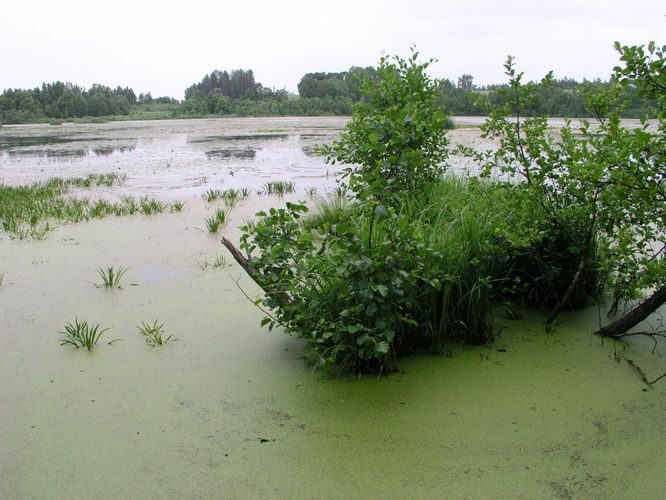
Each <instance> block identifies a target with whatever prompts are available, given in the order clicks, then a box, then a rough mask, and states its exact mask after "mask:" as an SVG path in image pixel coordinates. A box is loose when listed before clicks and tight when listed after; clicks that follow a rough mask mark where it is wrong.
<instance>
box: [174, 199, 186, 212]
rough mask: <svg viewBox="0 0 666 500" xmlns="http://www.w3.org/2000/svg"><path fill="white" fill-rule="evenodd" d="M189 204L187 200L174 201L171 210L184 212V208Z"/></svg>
mask: <svg viewBox="0 0 666 500" xmlns="http://www.w3.org/2000/svg"><path fill="white" fill-rule="evenodd" d="M186 206H187V202H186V201H185V202H182V201H172V202H171V211H172V212H182V211H183V209H184V208H185V207H186Z"/></svg>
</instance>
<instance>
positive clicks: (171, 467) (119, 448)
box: [0, 120, 666, 498]
mask: <svg viewBox="0 0 666 500" xmlns="http://www.w3.org/2000/svg"><path fill="white" fill-rule="evenodd" d="M324 121H325V120H324ZM253 123H256V124H257V125H253V126H250V125H247V129H244V132H243V133H242V134H241V133H237V131H236V132H233V134H231V132H229V134H230V135H234V136H240V135H243V134H244V135H248V136H250V135H261V134H276V135H279V134H282V133H283V132H280V131H276V130H284V126H283V125H276V124H275V122H272V121H267V122H262V121H261V120H254V122H253ZM312 123H313V122H310V129H314V126H313V125H312ZM108 126H109V127H110V126H113V127H126V128H125V129H124V130H129V131H130V132H127V134H128V135H132V137H133V136H134V135H138V134H137V133H136V130H132V129H133V127H146V126H149V125H148V124H146V123H141V124H128V125H125V124H109V125H108ZM154 126H156V127H162V126H171V125H162V124H159V123H155V125H154ZM174 126H183V127H185V126H188V125H187V122H183V123H182V124H176V125H174ZM192 126H198V125H197V124H194V125H192ZM56 128H57V127H56ZM17 129H18V128H17ZM11 130H12V133H13V132H14V129H13V128H12V129H11ZM5 132H6V131H5V130H4V129H3V134H4V133H5ZM91 133H92V132H91ZM207 133H208V132H207ZM215 133H216V132H215ZM326 133H329V132H326ZM95 134H98V131H95ZM287 134H288V136H289V134H290V132H288V133H287ZM465 134H467V135H465V137H467V138H468V139H469V140H470V141H474V140H477V139H476V138H475V137H474V134H478V131H476V130H473V129H469V130H467V129H466V130H465ZM210 135H214V131H211V134H210ZM292 135H294V134H292ZM201 136H202V137H204V136H206V135H205V134H201ZM3 137H4V136H3ZM206 137H207V136H206ZM160 140H161V139H160ZM178 140H181V139H178ZM262 140H266V141H269V142H270V141H273V140H275V141H283V142H280V143H279V144H280V145H282V146H284V148H285V151H284V157H286V158H293V157H296V156H298V157H299V158H301V159H303V158H306V159H307V158H314V157H310V156H308V155H306V154H305V153H304V152H303V147H304V145H303V142H301V141H303V139H302V137H301V138H299V139H298V140H297V139H295V138H293V137H292V138H289V137H287V138H286V139H282V138H280V137H273V138H268V139H262ZM105 141H107V142H111V140H110V139H108V138H107V139H105ZM154 141H158V139H155V140H154ZM215 141H218V142H224V140H218V139H215ZM232 141H236V142H235V143H234V145H233V148H235V150H238V151H246V153H243V154H245V155H247V156H246V157H242V155H241V154H240V153H239V154H238V156H236V157H234V156H233V154H231V153H229V156H225V154H226V153H224V154H223V153H218V154H217V156H213V159H211V160H208V159H207V158H206V155H205V151H204V152H203V153H202V154H201V155H199V156H198V157H197V158H198V159H197V160H196V161H194V160H193V164H192V165H191V166H190V167H187V168H185V167H182V170H183V172H185V171H186V170H187V171H188V172H190V170H188V169H189V168H191V169H192V170H191V172H190V173H188V174H187V175H188V176H193V177H195V176H196V175H199V174H200V173H202V172H203V173H204V175H206V176H208V177H209V179H210V178H215V179H216V180H215V183H216V184H215V185H216V187H219V185H221V184H222V180H223V179H224V182H225V183H227V184H225V185H229V184H228V183H230V182H232V181H233V180H234V179H237V178H240V177H242V174H240V173H239V172H238V171H236V172H235V174H234V175H233V176H231V175H229V174H228V173H224V174H223V175H222V174H221V175H222V176H221V177H220V178H219V179H218V178H216V177H215V175H216V174H215V173H211V172H212V170H211V171H210V172H209V171H208V170H207V169H208V165H209V164H208V163H206V162H209V161H210V162H211V163H210V165H217V166H214V167H211V169H221V170H222V172H225V169H227V170H228V169H232V168H239V169H240V168H241V166H242V165H243V164H244V163H243V162H249V163H251V162H256V161H257V159H258V158H259V157H260V155H261V153H260V151H259V147H256V148H255V149H256V150H257V151H256V153H255V157H254V159H251V158H250V155H251V153H249V151H250V149H249V148H252V147H255V146H252V144H253V141H255V139H248V140H247V142H243V140H241V139H238V138H236V139H232ZM119 142H122V141H119ZM139 142H140V141H137V144H136V145H135V146H134V147H135V149H134V150H133V151H129V150H126V151H124V152H122V151H117V152H112V153H111V154H109V155H107V156H104V155H103V154H102V155H101V156H99V158H102V159H104V158H107V159H112V158H113V159H114V161H115V159H122V158H130V156H127V155H132V154H135V152H138V151H139V150H140V149H141V148H142V147H144V146H140V145H139ZM146 142H148V143H149V142H150V141H148V140H146ZM60 144H63V143H60ZM182 144H183V143H181V145H182ZM184 144H187V141H186V140H185V143H184ZM190 144H191V142H190ZM195 144H196V143H195ZM199 144H202V143H199ZM130 145H131V144H125V145H124V146H130ZM22 147H26V148H37V147H38V146H36V145H32V146H27V145H25V144H24V145H23V146H22ZM39 147H42V148H43V147H44V146H43V145H42V146H39ZM58 147H60V146H58ZM77 147H78V146H77ZM100 147H102V146H100ZM109 147H110V146H109ZM119 147H123V146H122V145H121V146H119ZM187 147H190V146H187ZM197 147H198V146H197ZM206 147H208V146H206ZM260 147H264V148H268V146H260ZM276 147H277V146H276ZM290 148H293V149H294V150H293V151H291V149H290ZM213 149H220V150H222V149H224V146H220V144H217V143H216V144H215V145H213V146H211V147H210V150H213ZM176 150H177V146H174V153H175V152H176ZM6 151H7V149H5V152H6ZM299 151H300V153H299ZM95 154H96V153H95ZM182 154H183V155H185V153H182ZM301 154H303V157H301V156H300V155H301ZM123 155H126V156H123ZM276 155H277V153H276ZM19 156H20V155H19ZM28 157H29V155H24V156H23V157H22V158H21V162H18V161H17V160H15V157H13V158H10V159H8V158H7V153H5V156H3V157H2V161H3V162H4V163H2V164H0V171H1V172H2V174H1V175H2V176H4V178H5V179H8V178H11V179H16V180H20V179H22V178H24V177H22V176H25V179H28V177H29V176H34V177H35V178H39V175H43V176H48V175H51V172H52V170H50V169H55V171H56V172H60V173H59V174H57V175H62V176H68V175H79V173H78V172H80V174H85V173H89V170H88V168H90V164H89V165H83V166H81V165H79V166H77V162H78V161H79V160H78V159H76V160H75V159H74V158H73V157H70V158H68V159H58V160H53V161H51V160H50V159H48V158H46V157H45V156H40V157H39V158H41V160H40V161H42V166H41V167H39V168H43V169H44V172H42V173H41V174H39V173H38V172H35V171H34V168H36V167H35V165H34V164H30V165H29V164H27V163H24V162H26V161H27V158H28ZM32 158H33V159H34V158H37V156H34V157H32ZM76 158H88V159H90V158H98V156H91V155H87V156H85V157H84V156H81V157H76ZM177 158H180V156H178V155H174V162H173V165H172V166H171V167H166V166H163V167H159V168H158V165H156V166H155V174H152V173H151V171H149V170H148V169H146V170H145V171H144V172H143V173H141V171H140V170H141V169H142V168H145V167H144V166H142V164H141V162H140V161H138V160H137V162H136V164H135V165H134V166H133V167H132V162H128V164H127V165H129V166H126V167H122V166H121V165H122V163H121V164H119V166H121V168H127V169H128V170H127V172H126V173H127V174H128V175H129V178H128V181H127V184H126V185H125V186H123V187H121V188H118V189H119V191H122V192H125V191H126V190H128V191H130V192H133V191H137V192H143V191H142V190H148V191H150V190H153V191H154V192H155V193H157V194H158V195H160V196H164V197H170V196H171V195H172V192H176V193H178V194H179V196H180V197H181V198H182V199H183V200H184V201H188V204H187V206H186V209H185V210H184V211H183V213H172V214H162V215H157V216H150V217H148V216H134V217H127V218H117V217H112V218H107V219H103V220H94V221H90V222H87V223H82V224H76V225H71V224H65V225H61V226H60V227H58V228H56V229H55V230H54V231H52V232H50V233H48V235H47V237H46V238H45V239H44V240H43V241H27V240H24V241H20V240H14V239H11V238H9V236H8V235H7V234H5V233H0V273H3V274H4V277H3V280H2V285H0V380H1V381H2V382H0V443H1V444H2V446H1V447H0V496H1V497H3V498H411V497H421V498H442V497H445V498H627V497H633V498H659V497H661V496H662V495H663V491H664V487H665V486H666V484H665V480H664V479H663V468H664V465H666V459H664V453H663V450H664V449H666V436H665V435H664V433H663V432H662V429H661V428H662V424H661V422H662V420H663V415H664V414H665V411H666V383H661V382H660V383H657V384H656V385H655V386H654V388H653V389H648V388H647V386H646V385H645V384H644V383H643V382H642V381H641V379H640V378H639V377H638V375H637V374H636V373H635V371H634V370H633V368H632V367H631V366H630V365H629V364H628V363H627V361H626V359H627V358H629V359H632V360H633V361H634V362H635V363H636V364H638V365H639V366H641V367H642V369H643V370H644V371H645V372H646V373H647V374H648V376H649V377H651V378H652V377H656V376H658V375H659V374H661V373H663V372H664V371H666V366H665V363H664V360H663V357H662V356H661V352H662V346H661V345H659V346H658V347H657V350H656V351H655V352H654V353H653V352H652V351H651V347H652V346H644V345H642V344H631V345H627V344H623V343H619V342H617V343H616V342H613V341H608V340H605V341H603V340H602V339H599V338H597V337H595V336H593V335H590V333H589V332H590V331H592V330H593V329H594V326H595V322H596V314H595V311H588V312H584V313H577V314H568V315H565V316H563V317H562V318H561V321H560V324H559V326H558V327H557V328H556V329H555V330H554V331H553V332H552V333H550V334H548V335H546V334H545V333H544V329H543V325H542V324H541V321H542V318H541V317H540V316H538V315H530V316H528V317H526V318H524V319H521V320H509V319H499V320H498V327H500V328H501V333H500V335H499V336H498V338H497V339H496V341H495V343H494V344H493V345H491V346H481V347H479V346H477V347H472V346H455V345H451V346H450V352H449V354H450V355H449V356H428V355H421V356H413V357H411V358H408V359H404V360H402V361H401V362H400V365H399V368H400V371H399V372H397V373H392V374H390V375H388V376H386V377H382V378H375V377H372V376H364V377H362V378H360V379H359V378H356V377H346V378H340V379H328V378H325V377H323V376H321V375H320V374H318V373H316V372H313V371H312V370H311V369H310V368H308V367H307V366H306V365H305V364H304V361H303V359H302V353H303V346H302V345H301V344H300V342H299V341H298V340H296V339H292V338H289V337H287V336H285V335H284V334H283V333H282V332H281V331H279V330H278V331H273V332H268V331H266V330H264V329H262V328H260V327H259V322H260V320H261V318H262V316H263V314H262V313H261V311H259V310H258V309H256V308H255V307H254V306H253V305H252V304H251V302H250V301H249V300H248V299H247V298H246V296H245V294H247V295H248V296H250V297H255V296H257V294H258V293H259V290H258V289H257V288H256V286H255V285H254V284H253V283H252V282H250V281H248V280H247V279H246V278H245V276H244V274H243V272H242V270H241V269H240V268H239V267H237V266H236V264H235V263H231V259H229V262H228V263H227V264H226V265H222V266H214V265H213V263H215V262H216V260H217V258H218V256H220V255H224V252H225V250H224V249H223V248H222V246H221V244H220V243H219V238H220V236H219V235H217V236H213V235H211V234H209V233H208V232H207V231H205V230H204V222H203V220H204V218H205V217H206V215H207V214H209V213H210V212H211V210H213V208H214V206H215V205H214V204H209V203H207V202H205V201H204V200H203V199H202V198H201V196H200V193H201V191H203V190H204V189H206V188H207V187H206V186H207V185H206V184H203V183H202V184H200V185H195V183H194V181H193V182H192V184H188V183H187V181H186V180H185V179H186V175H185V173H183V172H179V173H178V174H177V175H182V177H181V178H180V180H179V181H178V182H176V183H174V184H173V185H174V186H176V185H178V186H179V187H178V188H174V189H169V190H167V191H165V189H166V188H165V186H167V185H169V186H170V185H171V184H170V180H169V179H168V176H169V175H175V174H173V173H170V171H169V170H168V169H169V168H172V169H174V170H178V169H179V168H180V167H178V161H179V160H177ZM218 160H219V162H220V163H219V164H218V163H215V162H217V161H218ZM31 161H32V160H31ZM95 161H97V160H95ZM100 161H101V160H100ZM303 161H306V160H303ZM313 161H314V160H313ZM317 161H320V160H317ZM7 162H10V163H11V165H9V166H8V163H7ZM224 162H226V163H224ZM19 163H24V164H23V165H21V166H19V165H18V164H19ZM234 165H240V166H238V167H235V166H234ZM99 168H101V169H102V170H106V167H101V166H100V167H99ZM318 168H319V167H318ZM17 169H18V170H17ZM132 169H135V170H132ZM296 170H298V169H296ZM192 172H196V174H194V173H192ZM19 174H21V175H19ZM296 175H298V174H296ZM30 178H32V177H30ZM285 178H286V177H285ZM318 179H319V181H320V182H321V184H317V183H316V182H314V181H313V185H318V186H322V187H321V190H322V191H323V190H324V189H325V186H326V182H327V180H326V179H327V178H326V175H325V174H324V175H321V176H319V177H318ZM151 182H152V184H151ZM259 182H260V180H257V183H259ZM211 185H214V184H213V183H212V181H210V180H209V181H208V186H211ZM299 185H301V184H299ZM105 194H106V195H108V194H109V193H105ZM293 196H294V199H297V198H299V197H302V193H300V194H298V193H297V194H296V195H293ZM283 202H284V199H279V198H276V197H268V196H253V197H251V198H250V199H249V200H245V201H243V202H241V203H240V204H239V205H237V206H236V207H235V208H234V209H233V210H232V211H231V214H230V217H231V221H230V223H229V224H228V225H227V227H226V228H225V229H224V235H225V236H227V237H229V238H230V239H232V240H237V239H238V237H239V234H240V232H239V230H238V229H237V226H239V225H240V224H242V223H243V222H244V221H245V220H246V219H247V218H250V217H252V215H253V214H254V213H255V212H256V211H258V210H260V209H265V208H267V207H269V206H273V205H279V204H282V203H283ZM108 265H115V266H123V267H125V268H127V269H128V270H127V273H126V274H125V275H124V276H123V283H122V288H121V289H113V290H110V289H104V288H96V287H95V286H94V285H93V284H92V283H91V282H95V281H96V280H98V276H97V269H99V268H100V267H104V266H108ZM75 318H78V319H79V320H87V321H89V322H94V323H99V324H100V325H102V326H104V327H108V328H109V330H108V331H107V332H106V333H105V334H104V336H103V337H102V340H101V341H100V342H99V343H98V345H97V346H96V347H95V348H94V349H93V350H92V351H90V352H87V351H84V350H76V349H72V348H71V347H64V346H60V345H59V344H58V341H59V339H60V338H61V334H60V333H59V332H60V331H62V330H63V329H64V325H65V324H66V323H67V322H73V321H74V320H75ZM155 320H158V321H159V322H160V323H162V322H163V323H164V328H165V332H166V334H173V335H174V336H175V337H176V338H177V339H178V340H177V341H175V342H171V343H169V344H167V345H165V346H162V347H150V346H147V345H146V344H145V342H144V341H143V338H142V337H141V335H140V334H139V333H138V330H137V325H139V324H140V323H141V322H142V321H144V322H150V323H152V322H153V321H155ZM109 341H114V342H113V343H112V344H110V345H109V344H108V342H109Z"/></svg>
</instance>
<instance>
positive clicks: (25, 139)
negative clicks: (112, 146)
mask: <svg viewBox="0 0 666 500" xmlns="http://www.w3.org/2000/svg"><path fill="white" fill-rule="evenodd" d="M102 140H104V138H103V137H67V136H63V135H25V136H22V135H19V136H4V137H0V150H3V149H5V150H6V149H12V148H24V147H28V146H48V145H50V144H64V143H68V142H88V141H102Z"/></svg>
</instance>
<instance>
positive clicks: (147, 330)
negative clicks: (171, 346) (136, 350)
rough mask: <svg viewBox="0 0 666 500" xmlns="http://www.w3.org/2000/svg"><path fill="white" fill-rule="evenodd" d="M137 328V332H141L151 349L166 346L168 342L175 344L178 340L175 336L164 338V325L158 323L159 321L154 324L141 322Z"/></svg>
mask: <svg viewBox="0 0 666 500" xmlns="http://www.w3.org/2000/svg"><path fill="white" fill-rule="evenodd" d="M136 328H137V330H139V333H140V334H141V335H143V338H144V340H145V342H146V344H148V345H149V346H151V347H155V346H158V345H164V344H166V343H167V342H175V341H176V340H178V339H177V338H175V337H174V336H173V335H169V336H168V337H164V336H163V334H164V323H158V321H157V320H155V321H154V322H153V323H152V324H150V323H144V322H143V321H141V324H140V325H138V326H137V327H136Z"/></svg>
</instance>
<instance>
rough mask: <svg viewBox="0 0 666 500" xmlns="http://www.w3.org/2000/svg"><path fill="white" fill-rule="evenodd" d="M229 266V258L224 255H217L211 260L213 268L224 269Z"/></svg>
mask: <svg viewBox="0 0 666 500" xmlns="http://www.w3.org/2000/svg"><path fill="white" fill-rule="evenodd" d="M228 266H229V260H228V259H227V258H226V257H225V256H224V255H218V256H217V257H216V258H215V262H213V268H214V269H224V268H225V267H228Z"/></svg>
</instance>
